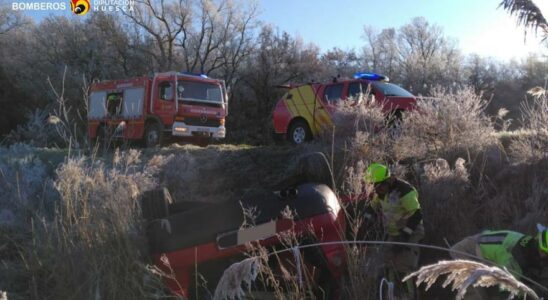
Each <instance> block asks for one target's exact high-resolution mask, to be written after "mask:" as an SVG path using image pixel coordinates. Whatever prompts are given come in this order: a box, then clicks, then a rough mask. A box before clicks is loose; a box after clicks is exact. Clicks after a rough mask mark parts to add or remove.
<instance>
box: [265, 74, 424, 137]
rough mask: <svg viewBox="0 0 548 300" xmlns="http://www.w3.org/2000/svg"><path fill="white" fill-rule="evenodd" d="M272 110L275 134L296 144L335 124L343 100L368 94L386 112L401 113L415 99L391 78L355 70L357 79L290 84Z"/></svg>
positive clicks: (412, 103) (410, 107) (411, 104)
mask: <svg viewBox="0 0 548 300" xmlns="http://www.w3.org/2000/svg"><path fill="white" fill-rule="evenodd" d="M288 88H289V90H288V92H287V93H285V95H284V96H282V98H281V99H280V100H279V101H278V103H277V104H276V106H275V108H274V111H273V113H272V119H273V122H274V133H275V135H276V136H277V137H284V136H285V137H286V138H287V139H288V140H289V141H290V142H292V143H293V144H301V143H303V142H305V141H308V140H311V139H312V138H313V137H314V136H317V135H318V134H319V133H320V132H321V131H322V130H324V129H325V128H332V127H333V116H334V113H335V112H336V111H337V108H338V107H339V106H338V105H339V104H340V101H346V100H347V99H359V98H360V97H362V95H364V94H369V96H371V95H372V96H374V97H370V99H374V100H373V101H374V102H375V104H378V105H382V109H383V112H385V113H386V114H387V115H389V114H395V115H396V116H399V115H401V112H402V111H406V110H410V109H413V107H414V106H415V104H416V98H415V96H413V94H411V93H410V92H408V91H406V90H405V89H403V88H401V87H399V86H397V85H395V84H392V83H389V82H388V77H386V76H383V75H379V74H375V73H356V74H355V75H354V79H349V80H334V81H333V82H330V83H310V84H303V85H294V86H289V87H288Z"/></svg>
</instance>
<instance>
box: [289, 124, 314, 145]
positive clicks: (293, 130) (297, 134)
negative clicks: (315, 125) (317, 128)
mask: <svg viewBox="0 0 548 300" xmlns="http://www.w3.org/2000/svg"><path fill="white" fill-rule="evenodd" d="M287 139H288V140H289V141H290V142H291V143H292V144H294V145H301V144H303V143H305V142H307V141H310V140H312V132H311V131H310V127H308V124H307V123H306V121H304V120H296V121H295V122H293V123H292V124H291V126H290V127H289V131H288V132H287Z"/></svg>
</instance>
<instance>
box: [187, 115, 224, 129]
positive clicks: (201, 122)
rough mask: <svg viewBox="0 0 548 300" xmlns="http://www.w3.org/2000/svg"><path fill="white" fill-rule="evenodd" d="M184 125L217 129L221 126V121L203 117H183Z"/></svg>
mask: <svg viewBox="0 0 548 300" xmlns="http://www.w3.org/2000/svg"><path fill="white" fill-rule="evenodd" d="M184 122H185V124H187V125H192V126H207V127H219V126H221V120H219V119H210V118H205V117H185V120H184Z"/></svg>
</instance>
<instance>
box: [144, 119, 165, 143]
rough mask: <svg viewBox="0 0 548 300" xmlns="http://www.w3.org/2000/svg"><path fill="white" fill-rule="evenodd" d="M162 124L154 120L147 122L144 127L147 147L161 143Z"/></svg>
mask: <svg viewBox="0 0 548 300" xmlns="http://www.w3.org/2000/svg"><path fill="white" fill-rule="evenodd" d="M162 135H163V132H162V126H160V124H158V123H156V122H152V123H148V124H147V126H146V128H145V146H146V147H147V148H153V147H158V146H160V145H161V144H162V140H163V138H162Z"/></svg>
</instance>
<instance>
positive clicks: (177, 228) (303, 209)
mask: <svg viewBox="0 0 548 300" xmlns="http://www.w3.org/2000/svg"><path fill="white" fill-rule="evenodd" d="M164 198H165V197H164V196H159V195H158V192H157V191H156V192H151V193H149V194H148V195H145V197H144V198H143V202H142V209H143V216H144V217H145V219H148V220H149V221H148V226H147V237H148V241H149V248H150V253H151V256H152V258H153V260H154V262H155V264H156V265H157V266H158V267H159V268H161V269H162V270H163V271H164V272H166V273H167V274H172V275H173V278H172V279H169V278H166V284H167V286H168V287H169V288H170V290H171V291H172V292H174V293H176V294H179V295H183V296H185V297H187V298H199V299H202V298H208V297H207V295H204V293H208V291H207V290H203V289H201V288H200V287H199V286H196V282H198V281H199V280H197V278H198V276H200V278H202V277H203V278H205V281H207V282H208V283H209V287H208V288H209V289H214V288H215V286H216V283H217V282H218V280H219V279H220V277H221V275H222V274H223V271H224V270H225V269H227V268H228V267H229V266H230V265H231V264H233V263H235V262H238V261H241V260H242V259H244V258H245V252H246V251H247V249H246V244H247V245H249V243H252V242H253V243H259V244H260V245H262V246H263V247H265V248H266V249H269V251H275V250H280V249H282V248H284V247H286V246H284V245H282V242H281V241H280V235H283V233H284V232H292V233H293V234H294V236H296V237H297V238H298V240H299V245H307V244H308V245H312V244H314V245H315V244H318V243H324V242H336V241H341V240H344V230H343V228H344V225H345V219H344V214H343V212H342V209H341V206H340V204H339V201H338V199H337V196H336V195H335V193H334V192H333V191H332V189H331V188H330V187H329V186H328V185H326V184H321V183H301V184H297V185H295V186H292V187H291V188H288V189H286V190H282V191H278V192H264V191H263V192H256V193H250V194H249V193H248V194H246V195H245V196H244V197H243V199H240V201H228V202H224V203H219V204H203V203H202V204H196V203H188V202H186V203H185V202H180V203H172V204H170V203H169V201H165V200H163V199H164ZM249 209H251V210H253V211H255V212H256V215H255V216H254V217H253V223H254V225H252V226H247V227H242V223H244V220H246V215H245V214H244V210H249ZM288 209H289V210H290V211H292V212H293V216H294V217H293V218H291V219H288V218H287V217H286V216H285V215H284V214H283V213H282V211H287V210H288ZM246 222H248V221H246ZM248 224H249V222H248ZM300 251H301V253H302V260H303V261H302V263H303V264H304V265H305V267H306V268H310V269H314V270H315V272H316V274H315V276H314V277H315V279H316V280H317V282H316V284H317V285H318V286H321V290H322V291H321V292H322V293H323V294H322V296H321V298H332V297H333V295H334V294H336V293H337V290H338V282H339V279H340V278H341V276H342V274H343V271H344V269H345V262H346V254H345V249H344V246H343V245H342V244H333V243H332V244H326V245H315V246H310V247H302V248H301V250H300ZM287 254H288V260H291V258H292V256H291V252H289V251H288V252H287ZM162 258H163V261H162ZM166 258H167V262H168V264H166ZM282 261H283V259H282ZM271 263H272V264H273V265H272V266H271V267H272V269H276V264H282V262H281V261H280V260H279V259H278V260H276V259H269V266H270V264H271ZM293 263H294V262H293ZM326 291H327V292H326ZM326 293H327V294H326Z"/></svg>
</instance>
